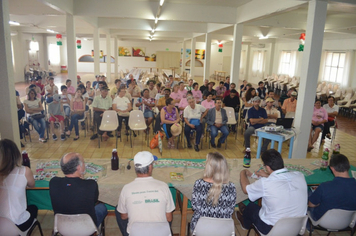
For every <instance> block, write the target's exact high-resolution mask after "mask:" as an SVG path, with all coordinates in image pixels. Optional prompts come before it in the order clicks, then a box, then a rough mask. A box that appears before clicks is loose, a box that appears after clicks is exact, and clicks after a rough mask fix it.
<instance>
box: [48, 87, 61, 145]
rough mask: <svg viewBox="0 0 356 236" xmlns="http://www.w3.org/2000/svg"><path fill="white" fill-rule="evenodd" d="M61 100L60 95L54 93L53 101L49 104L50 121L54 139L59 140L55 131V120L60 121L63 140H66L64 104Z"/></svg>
mask: <svg viewBox="0 0 356 236" xmlns="http://www.w3.org/2000/svg"><path fill="white" fill-rule="evenodd" d="M60 101H61V97H60V95H58V94H54V95H53V102H52V103H50V104H48V114H49V115H50V117H49V120H48V121H49V122H50V127H51V132H52V138H53V140H57V136H56V134H55V133H54V122H59V123H60V129H61V140H65V135H64V117H63V104H62V103H61V102H60Z"/></svg>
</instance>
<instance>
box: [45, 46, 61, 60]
mask: <svg viewBox="0 0 356 236" xmlns="http://www.w3.org/2000/svg"><path fill="white" fill-rule="evenodd" d="M48 59H49V61H50V62H51V65H59V63H60V61H61V55H60V52H59V46H57V45H56V44H53V43H51V44H50V45H49V46H48Z"/></svg>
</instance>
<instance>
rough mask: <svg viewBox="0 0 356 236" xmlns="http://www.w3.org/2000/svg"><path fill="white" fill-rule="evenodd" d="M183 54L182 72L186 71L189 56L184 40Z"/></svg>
mask: <svg viewBox="0 0 356 236" xmlns="http://www.w3.org/2000/svg"><path fill="white" fill-rule="evenodd" d="M182 48H183V54H182V74H183V72H185V57H186V56H187V47H186V46H185V41H184V40H183V47H182Z"/></svg>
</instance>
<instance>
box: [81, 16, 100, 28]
mask: <svg viewBox="0 0 356 236" xmlns="http://www.w3.org/2000/svg"><path fill="white" fill-rule="evenodd" d="M78 17H79V18H81V19H82V20H84V21H85V22H87V23H88V24H90V25H91V26H93V27H94V28H97V27H98V18H97V17H88V16H78Z"/></svg>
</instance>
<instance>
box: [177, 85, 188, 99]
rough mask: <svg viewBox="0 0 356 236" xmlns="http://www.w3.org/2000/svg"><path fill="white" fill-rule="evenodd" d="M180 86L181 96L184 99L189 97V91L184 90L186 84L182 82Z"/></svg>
mask: <svg viewBox="0 0 356 236" xmlns="http://www.w3.org/2000/svg"><path fill="white" fill-rule="evenodd" d="M178 85H179V89H178V93H179V94H180V95H181V97H182V98H185V97H187V92H188V90H186V89H185V88H184V82H182V81H181V82H179V84H178Z"/></svg>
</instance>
